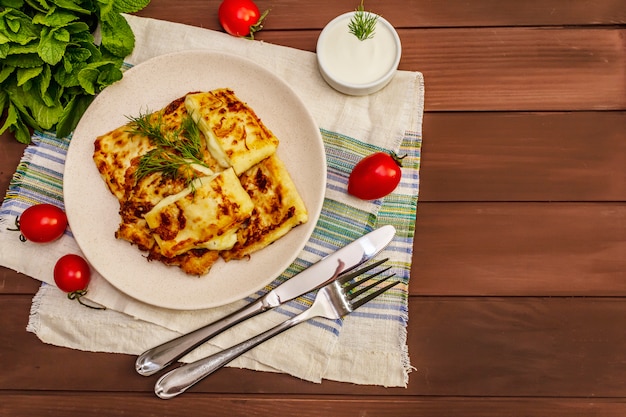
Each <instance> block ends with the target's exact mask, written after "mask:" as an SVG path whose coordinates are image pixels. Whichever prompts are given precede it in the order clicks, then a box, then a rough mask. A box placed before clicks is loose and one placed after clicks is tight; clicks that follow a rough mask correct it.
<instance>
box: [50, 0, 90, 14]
mask: <svg viewBox="0 0 626 417" xmlns="http://www.w3.org/2000/svg"><path fill="white" fill-rule="evenodd" d="M52 3H54V4H56V5H57V6H59V7H61V8H63V9H66V10H70V11H72V12H77V13H80V14H90V13H91V11H90V10H88V9H85V8H83V7H80V6H79V4H80V3H91V2H85V1H72V0H52Z"/></svg>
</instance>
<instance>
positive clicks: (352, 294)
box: [337, 258, 400, 309]
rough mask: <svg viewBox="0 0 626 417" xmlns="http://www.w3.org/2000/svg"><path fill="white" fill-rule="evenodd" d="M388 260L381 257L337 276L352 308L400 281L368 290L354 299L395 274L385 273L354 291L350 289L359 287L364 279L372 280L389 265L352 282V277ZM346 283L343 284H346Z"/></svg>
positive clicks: (386, 269)
mask: <svg viewBox="0 0 626 417" xmlns="http://www.w3.org/2000/svg"><path fill="white" fill-rule="evenodd" d="M388 260H389V258H385V259H382V260H380V261H377V262H374V263H372V264H370V265H367V266H365V267H363V268H361V269H358V270H356V271H353V272H349V273H344V274H341V275H340V276H339V277H338V278H337V281H338V282H339V284H342V286H343V289H344V291H345V292H346V294H347V297H348V299H349V300H351V301H350V303H351V304H352V308H353V309H356V308H358V307H360V306H362V305H363V304H365V303H367V302H368V301H371V300H372V299H374V298H376V297H378V296H379V295H380V294H382V293H384V292H385V291H387V290H389V289H390V288H392V287H393V286H395V285H397V284H398V283H399V282H400V281H394V282H392V283H390V284H387V285H386V286H384V287H382V288H379V289H377V290H376V291H373V292H369V293H368V294H367V295H366V296H365V297H363V298H360V299H358V300H355V299H356V297H358V296H360V295H362V294H365V293H367V292H368V291H370V290H371V289H373V288H375V287H378V285H380V284H381V283H383V282H385V281H387V280H388V279H390V278H391V277H393V276H395V275H396V274H395V273H394V274H391V275H387V276H385V277H382V278H379V279H376V280H374V282H372V283H371V284H369V285H367V286H365V287H364V288H359V289H357V290H356V291H352V290H354V289H355V288H357V287H359V286H360V285H361V284H363V283H364V282H366V281H369V280H372V279H374V278H375V277H377V276H379V275H380V274H382V273H384V272H386V271H388V270H389V269H391V267H390V266H388V267H387V268H384V269H381V270H380V271H377V272H376V273H374V274H371V275H367V276H363V277H362V278H359V279H357V280H354V281H352V282H350V281H351V280H352V279H353V278H356V277H357V276H359V275H363V274H364V273H366V272H368V271H370V270H372V269H374V268H376V267H377V266H379V265H382V264H383V263H385V262H387V261H388ZM346 283H347V285H343V284H346Z"/></svg>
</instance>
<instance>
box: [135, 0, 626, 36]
mask: <svg viewBox="0 0 626 417" xmlns="http://www.w3.org/2000/svg"><path fill="white" fill-rule="evenodd" d="M220 3H221V0H186V1H185V4H184V6H182V7H181V5H180V4H179V3H173V2H167V1H163V0H152V2H151V3H150V5H149V6H148V7H147V8H145V9H144V10H142V11H140V12H139V13H138V14H139V15H142V16H150V17H157V18H161V19H167V18H168V17H170V16H176V17H177V19H176V20H177V21H179V22H180V23H185V24H190V25H195V26H202V27H207V28H210V29H216V30H219V29H221V28H220V26H219V20H218V18H217V10H218V8H219V4H220ZM256 4H257V5H258V6H259V9H261V10H267V9H270V10H271V11H270V14H269V15H268V17H267V21H266V24H265V29H266V30H276V29H279V30H302V29H321V28H323V27H324V25H325V24H326V23H328V22H329V21H330V20H331V19H332V18H334V17H335V16H337V15H339V14H342V13H346V12H349V11H352V10H354V9H355V8H356V6H357V5H358V2H355V1H353V0H334V1H326V2H311V1H309V2H302V3H300V4H298V5H297V7H294V4H293V1H291V0H258V1H257V2H256ZM365 6H366V9H367V10H371V11H373V12H375V13H378V14H380V15H382V16H383V17H385V19H387V20H389V21H390V22H391V23H393V25H394V26H396V27H398V28H407V27H411V28H415V27H417V28H441V27H470V26H473V27H489V26H565V25H616V24H620V23H621V24H623V23H626V6H625V5H624V2H623V1H621V0H600V1H594V2H593V4H590V3H589V2H588V1H586V0H527V1H524V2H523V3H519V2H510V3H509V2H502V1H499V0H473V1H471V2H468V1H460V0H448V1H440V0H384V1H381V0H379V1H369V2H366V3H365Z"/></svg>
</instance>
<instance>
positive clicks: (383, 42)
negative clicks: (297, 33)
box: [317, 12, 402, 96]
mask: <svg viewBox="0 0 626 417" xmlns="http://www.w3.org/2000/svg"><path fill="white" fill-rule="evenodd" d="M366 13H367V12H366ZM354 14H355V12H348V13H344V14H342V15H340V16H337V17H336V18H334V19H333V20H331V21H330V22H329V23H328V24H327V25H326V26H325V27H324V29H323V30H322V33H321V34H320V36H319V38H318V40H317V63H318V66H319V70H320V73H321V74H322V77H323V78H324V80H326V82H327V83H328V84H329V85H330V86H331V87H333V88H334V89H336V90H337V91H340V92H342V93H344V94H349V95H355V96H362V95H367V94H372V93H374V92H376V91H378V90H380V89H382V88H383V87H385V86H386V85H387V84H388V83H389V82H390V81H391V80H392V78H393V77H394V75H395V74H396V71H397V70H398V65H399V64H400V57H401V56H402V44H401V43H400V37H399V36H398V32H396V30H395V28H394V27H393V26H392V25H391V23H389V22H388V21H387V20H385V19H384V18H383V17H381V16H378V21H377V23H376V29H375V32H374V37H373V38H371V39H366V40H364V41H361V40H359V39H357V37H356V36H355V35H353V34H351V33H350V32H349V30H348V24H349V22H350V19H352V16H354Z"/></svg>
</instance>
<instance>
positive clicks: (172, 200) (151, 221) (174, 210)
mask: <svg viewBox="0 0 626 417" xmlns="http://www.w3.org/2000/svg"><path fill="white" fill-rule="evenodd" d="M253 209H254V204H253V203H252V200H251V199H250V196H248V193H246V191H245V190H244V189H243V187H242V186H241V183H240V182H239V179H238V178H237V176H236V175H235V172H234V171H233V170H232V169H227V170H225V171H222V172H220V173H219V174H215V175H214V176H212V177H203V178H198V179H197V180H195V181H194V182H193V183H192V184H191V186H189V187H187V188H185V189H184V190H183V191H181V192H179V193H177V194H174V195H170V196H167V197H165V198H164V199H163V200H161V201H160V202H159V203H158V204H157V205H155V206H154V208H153V209H152V210H150V211H149V212H148V213H147V214H146V215H145V219H146V222H147V223H148V226H149V227H150V229H152V232H153V234H154V237H155V239H156V242H157V244H158V245H159V247H160V248H161V253H162V254H163V255H164V256H167V257H172V256H177V255H180V254H181V253H184V252H187V251H188V250H190V249H195V248H205V249H211V250H222V249H230V248H231V247H232V246H233V245H234V244H235V242H236V240H237V236H236V230H237V227H238V226H239V225H240V224H241V223H243V222H244V220H246V219H247V218H248V217H249V216H250V214H251V213H252V210H253Z"/></svg>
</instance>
